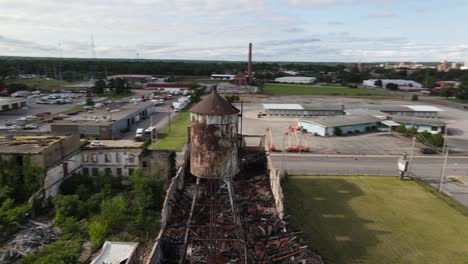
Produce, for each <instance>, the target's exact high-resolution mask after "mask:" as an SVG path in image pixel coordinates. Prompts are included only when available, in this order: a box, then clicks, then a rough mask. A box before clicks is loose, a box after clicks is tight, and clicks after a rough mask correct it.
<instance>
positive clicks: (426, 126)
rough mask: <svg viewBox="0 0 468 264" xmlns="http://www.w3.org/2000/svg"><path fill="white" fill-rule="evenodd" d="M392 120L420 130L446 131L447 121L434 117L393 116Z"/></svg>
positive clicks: (435, 132)
mask: <svg viewBox="0 0 468 264" xmlns="http://www.w3.org/2000/svg"><path fill="white" fill-rule="evenodd" d="M391 120H392V121H394V122H396V123H398V124H403V125H404V126H405V127H406V128H413V127H414V128H416V129H417V131H418V132H424V131H425V132H429V133H432V134H439V133H444V132H445V127H446V123H445V122H444V121H442V120H439V119H434V118H419V117H407V116H393V117H391Z"/></svg>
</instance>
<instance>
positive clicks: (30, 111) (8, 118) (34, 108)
mask: <svg viewBox="0 0 468 264" xmlns="http://www.w3.org/2000/svg"><path fill="white" fill-rule="evenodd" d="M37 100H38V99H37V98H28V99H26V101H27V107H26V108H24V109H17V110H11V111H6V112H0V126H4V125H5V123H7V122H18V121H17V119H18V118H20V117H24V116H28V115H36V114H39V113H43V112H50V113H51V114H56V113H60V112H63V111H65V110H68V109H71V108H73V107H75V106H77V105H79V104H80V103H81V104H82V103H83V102H84V101H85V99H84V98H77V99H73V100H72V101H73V102H72V103H68V104H38V103H36V101H37Z"/></svg>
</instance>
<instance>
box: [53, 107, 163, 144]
mask: <svg viewBox="0 0 468 264" xmlns="http://www.w3.org/2000/svg"><path fill="white" fill-rule="evenodd" d="M153 108H154V103H152V102H150V101H147V102H140V103H138V104H133V103H128V104H125V105H120V104H117V105H114V106H111V107H108V108H107V109H95V110H92V111H89V112H86V113H83V114H80V115H76V116H71V117H70V118H68V119H67V120H57V121H56V122H54V123H52V124H51V125H50V128H51V131H52V132H54V133H74V134H79V135H80V136H81V137H86V138H97V139H119V138H120V137H121V136H122V135H123V134H124V133H126V132H128V131H129V130H130V129H131V127H132V126H134V125H135V124H137V123H138V122H139V121H140V120H142V119H146V118H148V117H149V116H150V115H151V113H152V112H153Z"/></svg>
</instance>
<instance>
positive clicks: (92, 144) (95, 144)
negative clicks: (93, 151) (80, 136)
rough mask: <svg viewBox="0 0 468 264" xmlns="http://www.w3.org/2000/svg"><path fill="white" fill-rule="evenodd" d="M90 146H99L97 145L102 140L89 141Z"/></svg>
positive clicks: (99, 144) (100, 144) (100, 143)
mask: <svg viewBox="0 0 468 264" xmlns="http://www.w3.org/2000/svg"><path fill="white" fill-rule="evenodd" d="M90 145H91V146H92V147H99V146H102V142H101V141H97V140H95V141H91V144H90Z"/></svg>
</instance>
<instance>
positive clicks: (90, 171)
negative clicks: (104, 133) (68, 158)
mask: <svg viewBox="0 0 468 264" xmlns="http://www.w3.org/2000/svg"><path fill="white" fill-rule="evenodd" d="M143 144H144V143H143V142H136V141H134V140H100V141H97V142H93V143H91V144H88V145H86V146H84V147H83V148H82V151H81V161H82V169H81V170H82V173H83V175H90V176H98V175H104V174H107V175H113V176H116V177H128V176H130V175H131V174H132V173H133V171H135V170H136V169H137V168H138V167H140V166H141V162H140V156H141V154H142V153H143V148H142V146H143Z"/></svg>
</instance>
